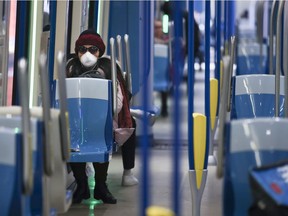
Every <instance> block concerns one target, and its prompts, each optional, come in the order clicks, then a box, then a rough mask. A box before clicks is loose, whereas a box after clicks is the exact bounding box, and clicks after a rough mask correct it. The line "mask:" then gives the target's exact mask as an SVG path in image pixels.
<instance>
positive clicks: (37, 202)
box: [0, 114, 43, 214]
mask: <svg viewBox="0 0 288 216" xmlns="http://www.w3.org/2000/svg"><path fill="white" fill-rule="evenodd" d="M21 121H22V120H21V117H20V116H19V115H15V116H13V115H12V116H11V115H10V114H9V115H7V116H4V115H0V125H1V126H2V127H6V128H11V129H16V130H18V131H19V132H21V128H22V124H21ZM30 123H31V134H32V148H33V178H34V181H33V183H34V185H33V191H32V194H31V196H30V197H26V198H25V199H26V200H27V199H29V202H27V201H26V202H25V203H26V204H27V205H29V206H27V207H26V211H31V212H32V213H34V214H41V213H42V208H43V202H42V201H43V182H42V176H43V148H42V146H43V136H42V133H43V124H42V122H40V121H38V120H37V119H36V118H31V121H30ZM19 160H20V158H19ZM21 164H22V162H21ZM18 208H19V209H21V208H20V207H18ZM27 208H28V209H29V210H28V209H27Z"/></svg>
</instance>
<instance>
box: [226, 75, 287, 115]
mask: <svg viewBox="0 0 288 216" xmlns="http://www.w3.org/2000/svg"><path fill="white" fill-rule="evenodd" d="M232 86H233V92H232V106H231V119H242V118H257V117H273V116H275V76H274V75H268V74H257V75H256V74H254V75H241V76H235V77H233V78H232ZM279 107H280V111H279V114H280V116H283V115H284V77H282V76H281V78H280V100H279Z"/></svg>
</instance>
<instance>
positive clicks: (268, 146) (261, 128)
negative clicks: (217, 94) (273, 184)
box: [223, 118, 288, 216]
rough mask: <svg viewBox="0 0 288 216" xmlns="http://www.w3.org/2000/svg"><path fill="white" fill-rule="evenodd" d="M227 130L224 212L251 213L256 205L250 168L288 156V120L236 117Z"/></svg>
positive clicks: (233, 215)
mask: <svg viewBox="0 0 288 216" xmlns="http://www.w3.org/2000/svg"><path fill="white" fill-rule="evenodd" d="M226 131H227V133H226V135H227V136H226V139H225V140H226V141H225V158H226V159H225V173H224V185H223V189H224V192H223V194H224V200H223V204H224V205H223V212H224V215H225V216H243V215H248V208H249V207H250V206H251V205H252V193H251V191H250V186H249V181H248V171H249V170H250V169H252V168H253V167H256V166H263V165H268V164H270V163H273V162H277V161H279V160H284V159H287V155H288V145H287V139H288V133H287V131H288V120H287V119H283V118H272V119H271V118H257V119H245V120H233V121H231V122H230V123H229V124H227V125H226Z"/></svg>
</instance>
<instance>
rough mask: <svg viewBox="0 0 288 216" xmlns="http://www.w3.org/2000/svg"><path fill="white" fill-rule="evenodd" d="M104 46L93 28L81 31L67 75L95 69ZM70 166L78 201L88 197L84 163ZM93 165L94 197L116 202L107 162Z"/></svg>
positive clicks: (69, 62)
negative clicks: (108, 182) (108, 179)
mask: <svg viewBox="0 0 288 216" xmlns="http://www.w3.org/2000/svg"><path fill="white" fill-rule="evenodd" d="M105 48H106V47H105V44H104V42H103V40H102V38H101V37H100V35H99V34H97V33H96V32H95V31H94V30H85V31H83V32H82V33H81V34H80V36H79V38H78V39H77V41H76V42H75V53H76V56H75V57H74V58H72V59H70V60H68V62H67V65H66V74H67V77H79V76H84V75H85V73H86V74H87V73H89V72H91V71H95V69H96V68H97V59H98V58H99V57H101V56H102V55H103V54H104V52H105ZM95 74H96V75H95V76H101V74H98V75H97V72H96V71H95ZM70 166H71V169H72V171H73V174H74V177H75V179H76V182H77V189H76V191H75V193H74V194H73V203H80V202H81V201H82V200H83V199H89V198H90V190H89V186H88V178H87V175H86V163H70ZM93 166H94V169H95V188H94V198H95V199H98V200H99V199H100V200H102V201H103V202H104V203H110V204H116V203H117V199H116V198H115V197H114V196H113V195H112V194H111V193H110V191H109V189H108V187H107V184H106V180H107V172H108V166H109V162H105V163H93Z"/></svg>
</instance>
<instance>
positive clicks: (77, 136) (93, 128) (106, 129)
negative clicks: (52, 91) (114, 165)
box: [56, 78, 114, 162]
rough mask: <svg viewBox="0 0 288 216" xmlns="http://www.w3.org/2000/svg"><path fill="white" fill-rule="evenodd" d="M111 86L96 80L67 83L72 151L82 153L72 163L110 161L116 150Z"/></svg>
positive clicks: (74, 154)
mask: <svg viewBox="0 0 288 216" xmlns="http://www.w3.org/2000/svg"><path fill="white" fill-rule="evenodd" d="M111 84H112V83H111V81H110V80H104V79H96V78H69V79H66V85H67V106H68V112H69V125H70V139H71V148H72V149H74V150H75V149H77V150H79V152H72V153H71V157H70V162H107V161H109V160H110V158H111V155H112V152H113V147H114V146H113V145H114V141H113V119H112V86H111ZM57 95H58V93H57V87H56V97H57ZM57 100H58V98H56V101H57Z"/></svg>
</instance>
